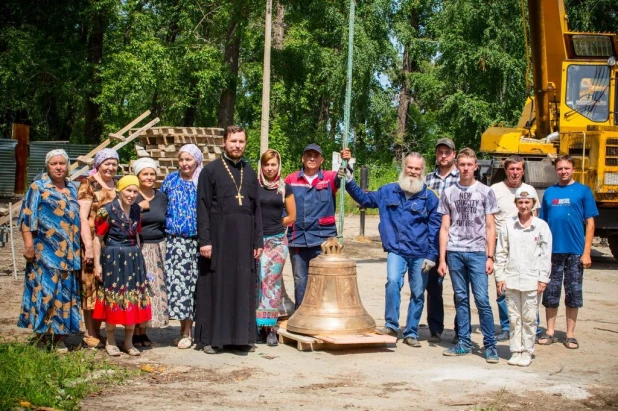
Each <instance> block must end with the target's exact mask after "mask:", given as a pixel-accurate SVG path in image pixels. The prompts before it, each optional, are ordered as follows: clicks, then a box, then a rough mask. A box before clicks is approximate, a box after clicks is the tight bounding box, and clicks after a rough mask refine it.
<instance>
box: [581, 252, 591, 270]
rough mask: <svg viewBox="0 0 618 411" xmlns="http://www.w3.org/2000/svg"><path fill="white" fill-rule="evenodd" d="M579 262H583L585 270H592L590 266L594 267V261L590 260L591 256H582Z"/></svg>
mask: <svg viewBox="0 0 618 411" xmlns="http://www.w3.org/2000/svg"><path fill="white" fill-rule="evenodd" d="M579 261H581V262H582V264H583V266H584V268H590V266H591V265H592V259H590V254H582V256H581V258H580V259H579Z"/></svg>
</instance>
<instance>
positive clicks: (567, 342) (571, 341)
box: [563, 338, 579, 350]
mask: <svg viewBox="0 0 618 411" xmlns="http://www.w3.org/2000/svg"><path fill="white" fill-rule="evenodd" d="M563 344H564V346H565V347H567V348H568V349H569V350H577V349H578V348H579V343H578V342H577V340H576V339H575V338H565V339H564V342H563ZM571 344H574V345H575V347H572V346H571Z"/></svg>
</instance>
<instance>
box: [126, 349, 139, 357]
mask: <svg viewBox="0 0 618 411" xmlns="http://www.w3.org/2000/svg"><path fill="white" fill-rule="evenodd" d="M122 351H124V352H125V353H127V354H129V355H130V356H131V357H139V356H140V354H141V353H140V352H139V350H138V349H137V348H135V347H131V348H129V349H127V348H126V347H124V348H123V350H122Z"/></svg>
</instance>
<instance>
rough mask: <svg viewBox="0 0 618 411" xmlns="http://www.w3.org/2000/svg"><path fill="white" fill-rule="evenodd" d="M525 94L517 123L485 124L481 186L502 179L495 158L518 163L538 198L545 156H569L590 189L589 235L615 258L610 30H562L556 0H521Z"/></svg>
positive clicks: (615, 82)
mask: <svg viewBox="0 0 618 411" xmlns="http://www.w3.org/2000/svg"><path fill="white" fill-rule="evenodd" d="M528 13H529V25H530V49H531V57H532V68H533V85H534V93H533V96H531V97H530V98H528V100H527V101H526V104H525V106H524V109H523V112H522V114H521V117H520V119H519V123H518V124H517V127H512V128H507V127H490V128H489V129H487V130H486V131H485V132H484V133H483V135H482V137H481V152H483V153H486V154H488V155H489V156H490V157H491V160H490V161H485V162H483V163H484V164H481V166H482V167H481V173H482V176H483V177H484V178H483V179H484V181H485V182H486V183H492V180H493V182H496V181H501V180H502V179H504V171H503V170H502V162H503V160H504V159H505V158H506V157H508V156H510V155H513V154H517V155H520V156H522V157H523V158H524V159H525V161H526V171H525V175H524V180H525V181H526V182H527V183H528V184H531V185H532V186H534V187H535V188H537V190H538V191H539V196H541V195H542V193H543V192H544V191H545V189H546V188H547V187H549V186H550V185H552V184H554V183H556V173H555V171H554V167H553V161H552V160H553V159H555V158H556V157H557V156H559V155H564V154H569V155H571V156H573V157H574V158H575V174H574V178H575V179H576V180H577V181H579V182H581V183H582V184H585V185H587V186H588V187H590V188H591V189H592V192H593V193H594V196H595V200H596V203H597V207H598V209H599V216H598V217H597V218H595V225H596V230H595V235H596V236H599V237H603V238H607V241H608V243H609V247H610V249H611V252H612V254H613V256H614V258H616V259H618V98H617V94H618V67H617V66H616V57H617V56H618V43H617V41H616V34H615V33H581V32H571V31H569V29H568V26H567V23H568V19H567V15H566V13H565V10H564V2H563V1H562V0H528Z"/></svg>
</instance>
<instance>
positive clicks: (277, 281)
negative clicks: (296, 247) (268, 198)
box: [255, 234, 288, 327]
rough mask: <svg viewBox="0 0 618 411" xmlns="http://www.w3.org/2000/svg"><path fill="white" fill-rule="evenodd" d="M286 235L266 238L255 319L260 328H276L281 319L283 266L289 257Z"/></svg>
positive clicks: (260, 267) (261, 262) (260, 269)
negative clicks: (280, 304) (278, 320)
mask: <svg viewBox="0 0 618 411" xmlns="http://www.w3.org/2000/svg"><path fill="white" fill-rule="evenodd" d="M284 236H285V234H277V235H272V236H268V237H264V251H263V252H262V256H261V257H260V266H259V275H258V307H257V310H256V312H255V319H256V322H257V326H258V327H274V326H275V325H277V319H278V318H279V303H280V302H281V283H282V281H283V275H282V272H283V266H284V265H285V260H286V258H287V257H288V246H287V245H286V244H285V241H284Z"/></svg>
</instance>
